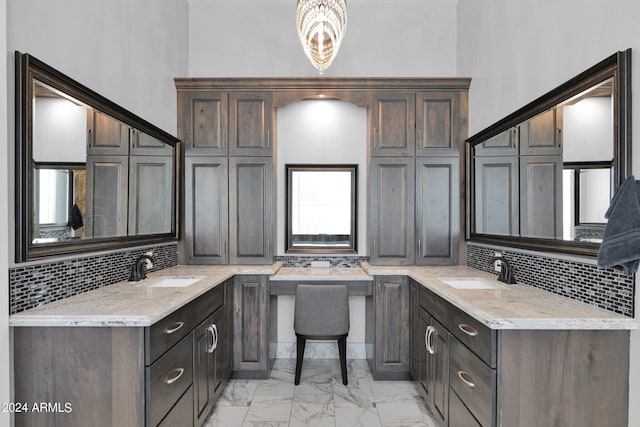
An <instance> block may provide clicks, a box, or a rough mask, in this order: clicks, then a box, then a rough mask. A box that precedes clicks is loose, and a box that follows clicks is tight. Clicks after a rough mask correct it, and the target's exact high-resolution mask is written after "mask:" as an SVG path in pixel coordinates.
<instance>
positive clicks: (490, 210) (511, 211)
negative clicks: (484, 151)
mask: <svg viewBox="0 0 640 427" xmlns="http://www.w3.org/2000/svg"><path fill="white" fill-rule="evenodd" d="M518 165H519V162H518V156H501V157H500V156H498V157H476V159H475V178H476V179H475V187H476V188H475V198H476V200H475V201H476V211H475V230H472V232H475V233H482V234H496V235H502V236H518V235H519V234H520V199H519V198H520V193H519V191H520V187H519V166H518Z"/></svg>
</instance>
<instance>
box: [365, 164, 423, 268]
mask: <svg viewBox="0 0 640 427" xmlns="http://www.w3.org/2000/svg"><path fill="white" fill-rule="evenodd" d="M414 168H415V165H414V160H413V159H410V158H391V157H387V158H383V157H374V158H372V159H371V170H370V182H369V191H370V193H369V244H370V245H371V249H370V260H371V263H372V264H379V265H383V264H385V265H394V264H395V265H407V264H411V263H412V262H413V256H414V251H413V242H414V198H415V194H414V188H415V173H414Z"/></svg>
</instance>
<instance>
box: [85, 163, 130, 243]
mask: <svg viewBox="0 0 640 427" xmlns="http://www.w3.org/2000/svg"><path fill="white" fill-rule="evenodd" d="M128 187H129V157H128V156H87V204H86V209H87V212H86V218H85V227H86V237H87V238H94V239H95V238H100V237H116V236H126V235H127V192H128Z"/></svg>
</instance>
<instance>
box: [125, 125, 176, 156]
mask: <svg viewBox="0 0 640 427" xmlns="http://www.w3.org/2000/svg"><path fill="white" fill-rule="evenodd" d="M130 136H131V141H130V145H131V146H130V149H129V154H132V155H139V156H171V155H172V154H173V150H174V148H173V146H171V145H169V144H165V143H164V142H162V141H160V140H158V139H156V138H154V137H152V136H151V135H148V134H146V133H144V132H141V131H139V130H137V129H131V134H130Z"/></svg>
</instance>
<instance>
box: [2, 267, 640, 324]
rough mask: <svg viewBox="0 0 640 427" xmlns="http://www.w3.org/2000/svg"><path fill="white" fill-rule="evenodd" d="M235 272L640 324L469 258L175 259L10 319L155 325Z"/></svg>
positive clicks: (481, 316)
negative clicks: (385, 286) (307, 263)
mask: <svg viewBox="0 0 640 427" xmlns="http://www.w3.org/2000/svg"><path fill="white" fill-rule="evenodd" d="M236 274H260V275H262V274H264V275H269V276H271V280H282V281H295V280H304V281H309V280H318V281H321V280H335V279H336V276H338V277H339V278H340V279H339V280H349V281H360V280H362V281H370V280H373V276H379V275H407V276H409V277H410V278H412V279H414V280H415V281H416V282H418V283H420V284H421V285H422V286H425V287H426V288H428V289H430V290H431V291H432V292H434V293H435V294H437V295H439V296H440V297H442V298H443V299H445V300H446V301H448V302H450V303H452V304H453V305H455V306H457V307H459V308H460V309H462V310H463V311H465V312H467V313H468V314H470V315H471V316H473V317H474V318H476V319H477V320H478V321H480V322H482V323H484V324H485V325H487V326H489V327H490V328H493V329H636V328H637V327H638V323H637V321H636V320H635V319H632V318H629V317H625V316H623V315H620V314H616V313H612V312H609V311H606V310H602V309H600V308H597V307H593V306H590V305H587V304H584V303H581V302H579V301H574V300H571V299H569V298H565V297H562V296H559V295H555V294H552V293H549V292H546V291H544V290H541V289H537V288H534V287H531V286H525V285H505V284H502V283H499V282H497V281H496V276H495V275H492V274H489V273H486V272H482V271H479V270H476V269H473V268H469V267H464V266H450V267H416V266H388V267H387V266H372V265H370V264H368V263H363V265H362V268H331V269H326V268H281V266H280V264H279V263H276V264H273V265H265V266H197V265H184V266H176V267H172V268H168V269H164V270H161V271H157V272H154V273H150V274H149V275H148V276H149V278H148V279H147V280H145V281H143V282H139V283H128V282H123V283H117V284H114V285H110V286H106V287H104V288H100V289H96V290H93V291H90V292H86V293H83V294H80V295H76V296H73V297H70V298H67V299H64V300H60V301H56V302H53V303H50V304H46V305H44V306H42V307H38V308H34V309H31V310H27V311H24V312H21V313H18V314H14V315H12V316H10V317H9V325H10V326H133V327H136V326H150V325H152V324H154V323H155V322H157V321H158V320H160V319H162V318H163V317H165V316H166V315H168V314H170V313H172V312H173V311H175V310H177V309H178V308H180V307H182V306H183V305H185V304H187V303H188V302H190V301H192V300H194V299H195V298H197V297H199V296H200V295H202V294H204V293H205V292H207V291H208V290H210V289H211V288H213V287H215V286H216V285H218V284H220V283H222V282H224V281H225V280H226V279H228V278H230V277H232V276H234V275H236ZM163 276H204V277H203V278H202V279H201V280H199V281H198V282H196V283H194V284H192V285H190V286H187V287H151V286H149V285H152V284H153V283H154V281H157V280H158V279H160V278H162V277H163ZM460 277H472V278H481V279H485V280H489V281H491V282H492V283H495V284H496V285H497V287H496V288H495V289H471V290H470V289H456V288H454V287H451V286H449V285H447V284H446V283H444V282H442V281H441V280H440V279H442V278H460Z"/></svg>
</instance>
